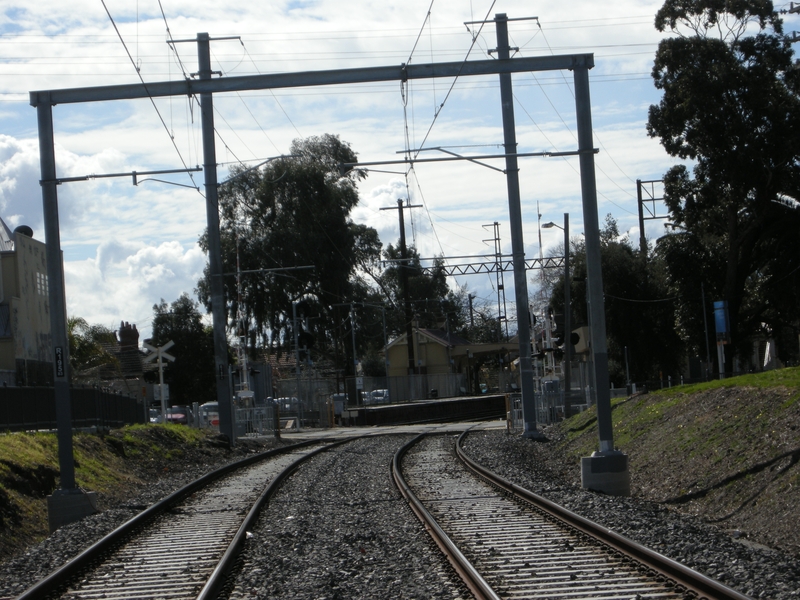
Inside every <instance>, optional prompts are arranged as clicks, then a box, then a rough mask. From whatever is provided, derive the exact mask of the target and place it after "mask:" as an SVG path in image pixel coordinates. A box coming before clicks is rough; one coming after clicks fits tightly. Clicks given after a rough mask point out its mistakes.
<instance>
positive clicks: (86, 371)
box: [67, 316, 119, 377]
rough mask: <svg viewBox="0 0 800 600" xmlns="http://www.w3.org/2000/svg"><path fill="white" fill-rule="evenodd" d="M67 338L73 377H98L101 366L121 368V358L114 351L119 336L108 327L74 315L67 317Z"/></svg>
mask: <svg viewBox="0 0 800 600" xmlns="http://www.w3.org/2000/svg"><path fill="white" fill-rule="evenodd" d="M67 340H68V342H69V366H70V369H71V371H72V376H73V377H86V376H89V377H97V372H98V369H99V368H100V367H112V368H117V369H118V368H119V360H117V357H116V356H115V355H114V353H113V349H114V348H116V346H117V336H116V335H114V332H113V331H112V330H111V329H109V328H108V327H105V326H104V325H96V324H95V325H92V324H89V322H88V321H87V320H86V319H84V318H83V317H76V316H72V317H69V318H68V319H67Z"/></svg>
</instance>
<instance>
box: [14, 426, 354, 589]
mask: <svg viewBox="0 0 800 600" xmlns="http://www.w3.org/2000/svg"><path fill="white" fill-rule="evenodd" d="M344 441H346V440H343V441H340V442H333V443H330V444H326V445H323V446H319V445H316V447H314V442H305V443H301V444H296V445H294V446H289V447H287V448H281V449H278V450H272V451H269V452H265V453H262V454H260V455H256V456H253V457H250V458H248V459H245V460H242V461H238V462H237V463H233V464H231V465H228V466H226V467H223V468H221V469H218V470H216V471H214V472H212V473H209V474H208V475H206V476H204V477H202V478H200V479H198V480H197V481H195V482H193V483H191V484H189V485H187V486H185V487H184V488H181V489H180V490H178V491H176V492H175V493H173V494H171V495H170V496H169V497H167V498H165V499H164V500H162V501H160V502H158V503H156V504H154V505H153V506H151V507H150V508H149V509H147V510H146V511H144V512H143V513H140V514H139V515H137V516H136V517H134V518H133V519H131V520H130V521H128V522H127V523H125V524H124V525H122V526H120V527H119V528H117V529H116V530H115V531H113V532H111V533H110V534H108V535H107V536H106V537H104V538H103V539H101V540H100V541H98V542H97V543H95V544H94V545H93V546H91V547H90V548H88V549H87V550H85V551H84V552H83V553H82V554H80V555H79V556H77V557H76V558H74V559H73V560H72V561H70V562H68V563H67V564H65V565H64V566H63V567H61V568H60V569H58V570H57V571H55V572H54V573H53V574H51V575H50V576H48V577H46V578H45V579H43V580H41V581H40V582H38V583H37V584H36V585H34V586H33V587H31V588H30V589H29V590H27V591H26V592H24V593H23V594H22V595H20V596H19V597H18V600H40V599H43V598H56V597H57V598H65V599H67V598H69V599H72V598H89V599H91V598H105V599H112V600H124V599H133V598H136V599H147V598H154V599H155V598H158V599H179V598H193V599H194V598H197V599H206V598H215V597H216V594H217V593H218V591H219V589H220V588H221V586H222V585H223V584H224V581H225V577H226V575H227V574H228V572H229V570H230V569H231V568H232V566H233V564H234V561H235V559H236V557H237V555H238V552H239V550H240V548H241V546H242V544H243V542H244V540H245V539H246V536H247V531H248V530H249V528H250V527H251V526H252V524H253V522H254V521H255V519H256V518H257V516H258V513H259V511H260V509H261V507H262V506H263V504H264V503H265V502H266V501H267V500H268V499H269V497H270V495H271V494H272V492H273V491H274V490H275V489H276V488H277V486H278V485H279V483H280V482H281V481H282V480H283V479H284V478H285V477H287V476H288V475H289V474H290V473H291V472H292V471H293V470H294V469H295V468H296V467H297V466H299V465H300V463H302V462H303V461H305V460H307V459H309V458H311V457H312V456H314V455H315V454H317V453H319V452H323V451H325V450H328V449H330V448H331V447H333V446H335V445H338V444H341V443H343V442H344Z"/></svg>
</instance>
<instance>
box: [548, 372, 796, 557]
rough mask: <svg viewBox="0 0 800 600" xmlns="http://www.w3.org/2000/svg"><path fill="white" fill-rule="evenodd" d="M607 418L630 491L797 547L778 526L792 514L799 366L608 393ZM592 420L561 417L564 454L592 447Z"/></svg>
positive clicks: (592, 416)
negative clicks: (622, 394) (612, 396)
mask: <svg viewBox="0 0 800 600" xmlns="http://www.w3.org/2000/svg"><path fill="white" fill-rule="evenodd" d="M612 422H613V428H614V444H615V446H616V447H618V448H620V449H621V450H622V451H624V452H625V453H627V454H628V456H629V461H630V472H631V483H632V489H633V493H634V495H637V496H641V497H644V498H647V499H651V500H656V501H659V502H666V503H668V504H670V505H673V506H675V507H676V508H678V509H680V510H685V511H688V512H691V513H694V514H698V515H701V516H703V517H704V518H706V519H708V520H711V521H715V522H718V523H719V524H720V525H721V526H723V527H725V528H729V529H742V530H743V531H746V532H747V531H760V532H762V533H759V534H757V535H755V536H754V537H755V538H756V539H758V540H759V541H761V542H762V543H765V544H769V545H770V546H773V547H774V546H780V547H783V548H784V549H789V550H791V551H792V552H795V553H798V554H800V534H799V533H797V532H796V531H792V530H793V529H794V528H791V527H786V523H788V522H793V521H794V520H795V519H796V518H797V515H798V514H800V512H799V511H800V368H797V367H794V368H786V369H780V370H775V371H769V372H765V373H757V374H751V375H744V376H741V377H734V378H730V379H723V380H714V381H710V382H706V383H701V384H693V385H685V386H678V387H673V388H670V389H665V390H659V391H657V392H653V393H650V394H644V395H640V396H634V397H632V398H625V399H616V400H614V401H613V402H612ZM596 424H597V419H596V413H595V411H594V410H589V411H586V412H584V413H582V414H580V415H576V416H575V417H573V418H572V419H570V420H569V421H566V422H565V423H564V424H562V431H563V433H564V434H565V439H564V440H563V441H562V442H561V444H560V450H561V451H562V452H564V454H565V455H566V456H567V457H568V459H569V460H571V461H573V462H574V461H577V459H578V458H579V457H581V456H589V455H590V454H591V453H592V451H594V450H596V449H597V443H598V440H597V427H596ZM772 524H774V527H773V526H772ZM782 530H786V531H782ZM790 533H791V534H790Z"/></svg>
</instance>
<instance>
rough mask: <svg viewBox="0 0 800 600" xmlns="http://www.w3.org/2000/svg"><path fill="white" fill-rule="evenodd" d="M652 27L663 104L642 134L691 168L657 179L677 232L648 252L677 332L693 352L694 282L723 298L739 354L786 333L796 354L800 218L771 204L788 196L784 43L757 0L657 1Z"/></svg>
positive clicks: (792, 124)
mask: <svg viewBox="0 0 800 600" xmlns="http://www.w3.org/2000/svg"><path fill="white" fill-rule="evenodd" d="M655 25H656V28H657V29H658V30H659V31H667V30H669V31H670V32H672V33H673V34H675V35H673V36H671V37H668V38H665V39H664V40H662V41H661V43H660V44H659V47H658V51H657V52H656V56H655V64H654V67H653V79H654V82H655V86H656V87H657V88H658V89H660V90H662V92H663V95H662V98H661V101H660V102H659V104H657V105H654V106H651V107H650V112H649V119H648V124H647V130H648V133H649V135H650V136H651V137H657V138H659V139H660V140H661V143H662V145H663V146H664V148H665V149H666V150H667V152H668V153H669V154H671V155H672V156H675V157H678V158H681V159H686V160H691V161H693V162H694V166H693V169H692V172H691V174H690V172H689V169H688V168H687V167H686V166H685V165H677V166H675V167H673V168H672V169H670V171H669V172H668V173H667V174H666V176H665V180H664V181H665V202H666V204H667V207H668V209H669V213H670V219H671V221H672V223H673V225H674V226H675V227H677V228H678V234H677V235H675V236H668V238H666V239H664V240H663V242H662V243H661V244H660V246H661V247H660V248H659V249H658V253H659V254H660V255H661V256H662V257H663V259H664V260H665V263H666V269H667V274H668V277H669V282H670V285H671V287H672V290H673V293H675V294H676V295H677V296H679V297H680V298H681V302H680V304H679V307H678V308H679V313H680V314H679V323H681V325H682V326H683V327H684V334H685V335H686V336H687V339H688V340H689V341H690V343H691V345H693V346H695V347H699V348H698V349H700V348H702V346H701V343H702V338H701V337H699V332H701V331H702V329H700V328H698V327H697V322H696V321H697V316H698V315H702V312H701V310H699V308H701V307H699V306H698V303H699V298H700V289H699V287H700V286H699V284H700V283H701V282H703V283H704V284H705V291H706V294H707V297H708V298H710V299H711V300H723V299H724V300H727V302H728V307H729V311H730V322H731V336H732V342H733V347H734V348H735V350H738V353H739V355H740V356H749V355H750V348H749V343H750V341H751V340H752V338H753V336H754V335H755V334H758V333H761V332H763V333H767V334H769V335H779V334H783V333H785V332H786V331H787V329H788V330H790V331H791V332H792V335H791V336H789V337H791V339H793V342H792V347H796V339H797V333H798V319H797V311H796V306H797V303H796V299H797V298H798V296H799V294H798V289H800V276H799V275H798V268H800V241H799V240H800V236H798V235H797V231H798V226H800V211H797V210H791V209H788V208H786V206H784V205H782V204H780V203H779V202H780V201H786V200H787V199H789V203H790V204H791V202H792V200H791V199H797V198H798V197H799V196H798V182H800V165H799V164H798V156H799V155H800V98H799V97H798V92H799V91H800V71H798V70H797V69H796V68H795V66H794V64H793V62H792V56H793V53H792V50H791V44H790V40H789V38H787V37H786V36H785V35H783V31H782V23H781V20H780V19H779V17H778V15H777V13H776V12H775V11H774V10H773V6H772V2H767V1H763V0H749V1H747V0H743V1H738V2H733V1H724V2H723V1H720V0H700V1H696V0H668V1H667V2H665V3H664V5H663V7H662V8H661V10H659V11H658V14H657V15H656V20H655ZM751 32H754V33H752V34H751ZM787 298H789V301H788V302H787ZM732 354H733V351H729V352H728V356H727V359H728V360H730V359H731V357H732Z"/></svg>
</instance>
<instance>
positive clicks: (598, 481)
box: [581, 450, 631, 496]
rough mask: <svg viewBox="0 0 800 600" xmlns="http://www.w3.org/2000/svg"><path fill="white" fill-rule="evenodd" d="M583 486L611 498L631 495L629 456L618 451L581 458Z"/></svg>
mask: <svg viewBox="0 0 800 600" xmlns="http://www.w3.org/2000/svg"><path fill="white" fill-rule="evenodd" d="M581 486H582V487H583V488H584V489H587V490H591V491H595V492H602V493H604V494H608V495H610V496H630V495H631V474H630V472H629V471H628V455H627V454H623V453H622V452H619V451H618V450H614V451H610V452H594V453H593V454H592V455H591V456H584V457H583V458H581Z"/></svg>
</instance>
